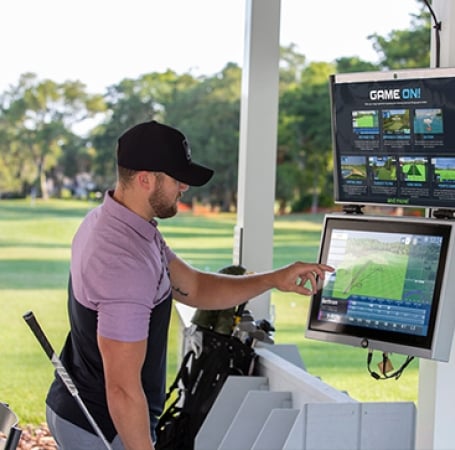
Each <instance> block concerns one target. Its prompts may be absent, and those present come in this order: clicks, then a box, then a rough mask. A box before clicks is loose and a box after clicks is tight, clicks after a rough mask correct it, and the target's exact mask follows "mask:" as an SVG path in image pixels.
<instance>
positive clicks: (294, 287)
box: [274, 261, 335, 295]
mask: <svg viewBox="0 0 455 450" xmlns="http://www.w3.org/2000/svg"><path fill="white" fill-rule="evenodd" d="M334 270H335V269H334V268H333V267H331V266H328V265H326V264H314V263H304V262H299V261H298V262H295V263H293V264H290V265H288V266H285V267H282V268H281V269H278V270H276V271H275V272H274V278H275V283H274V284H275V287H276V289H278V290H280V291H283V292H296V293H297V294H302V295H312V294H314V293H315V292H317V290H318V280H324V278H325V272H334Z"/></svg>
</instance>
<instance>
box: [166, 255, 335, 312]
mask: <svg viewBox="0 0 455 450" xmlns="http://www.w3.org/2000/svg"><path fill="white" fill-rule="evenodd" d="M169 272H170V275H171V284H172V291H173V296H174V298H175V299H176V300H178V301H180V302H182V303H185V304H187V305H190V306H195V307H197V308H201V309H225V308H229V307H231V306H236V305H238V304H240V303H243V302H245V301H247V300H249V299H251V298H253V297H256V296H257V295H260V294H262V293H263V292H266V291H268V290H270V289H278V290H280V291H283V292H296V293H298V294H302V295H311V294H313V293H314V292H315V291H316V290H317V279H318V278H319V279H322V280H323V279H324V276H325V272H333V268H332V267H330V266H327V265H325V264H310V263H304V262H295V263H293V264H290V265H288V266H285V267H282V268H280V269H277V270H272V271H269V272H264V273H259V274H252V275H244V276H237V275H225V274H219V273H208V272H202V271H199V270H196V269H194V268H193V267H191V266H189V265H188V264H186V263H185V262H184V261H183V260H182V259H180V258H179V257H176V258H174V259H173V260H172V261H171V262H170V264H169Z"/></svg>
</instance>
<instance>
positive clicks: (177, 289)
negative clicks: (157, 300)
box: [172, 286, 188, 297]
mask: <svg viewBox="0 0 455 450" xmlns="http://www.w3.org/2000/svg"><path fill="white" fill-rule="evenodd" d="M172 290H174V291H175V292H177V293H178V294H180V295H183V296H184V297H188V292H184V291H182V290H181V289H180V288H179V287H178V286H172Z"/></svg>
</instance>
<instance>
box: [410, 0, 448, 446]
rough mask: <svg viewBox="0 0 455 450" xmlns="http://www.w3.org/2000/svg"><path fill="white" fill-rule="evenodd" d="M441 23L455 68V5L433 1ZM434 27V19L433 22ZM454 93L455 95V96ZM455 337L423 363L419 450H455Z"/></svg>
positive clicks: (443, 53) (444, 57)
mask: <svg viewBox="0 0 455 450" xmlns="http://www.w3.org/2000/svg"><path fill="white" fill-rule="evenodd" d="M432 8H433V11H434V12H435V15H436V18H437V20H438V21H440V22H441V23H442V28H441V32H440V39H441V41H440V42H441V49H440V67H455V2H454V1H453V0H433V1H432ZM432 25H434V23H433V19H432ZM431 66H432V67H435V66H436V39H435V31H434V30H433V29H432V36H431ZM454 94H455V93H454ZM454 348H455V337H454V338H452V351H451V355H450V359H449V362H447V363H443V362H435V361H429V360H425V359H421V360H420V366H419V395H418V405H417V433H416V449H417V450H428V449H432V450H453V448H454V443H455V426H454V423H455V386H454V380H455V353H454Z"/></svg>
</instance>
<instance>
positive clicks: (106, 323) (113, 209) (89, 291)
mask: <svg viewBox="0 0 455 450" xmlns="http://www.w3.org/2000/svg"><path fill="white" fill-rule="evenodd" d="M111 194H112V192H107V193H106V195H105V197H104V202H103V204H102V205H100V206H98V207H97V208H95V209H94V210H92V211H91V212H90V213H89V214H88V215H87V216H86V218H85V219H84V221H83V222H82V224H81V225H80V227H79V229H78V231H77V232H76V235H75V236H74V239H73V243H72V257H71V277H72V284H73V291H74V294H75V297H76V299H77V301H78V302H79V303H81V304H82V305H84V306H85V307H87V308H89V309H92V310H95V311H97V312H98V330H97V331H98V334H100V335H101V336H104V337H107V338H110V339H116V340H119V341H128V342H134V341H139V340H143V339H145V338H146V337H147V335H148V325H149V318H150V313H151V312H152V311H153V308H154V306H155V305H157V304H159V303H161V302H162V301H163V300H165V299H166V298H167V297H168V296H169V294H170V292H171V284H170V280H169V276H168V271H167V265H168V263H169V262H170V261H171V260H172V259H173V258H175V254H174V253H173V252H172V250H170V248H169V247H168V246H167V245H166V243H165V241H164V240H163V237H162V236H161V233H160V232H159V231H158V228H157V223H156V221H152V222H147V221H146V220H144V219H143V218H142V217H140V216H138V215H137V214H135V213H133V212H132V211H130V210H129V209H127V208H125V207H124V206H123V205H121V204H119V203H117V202H116V201H115V200H114V199H113V198H112V196H111Z"/></svg>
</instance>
